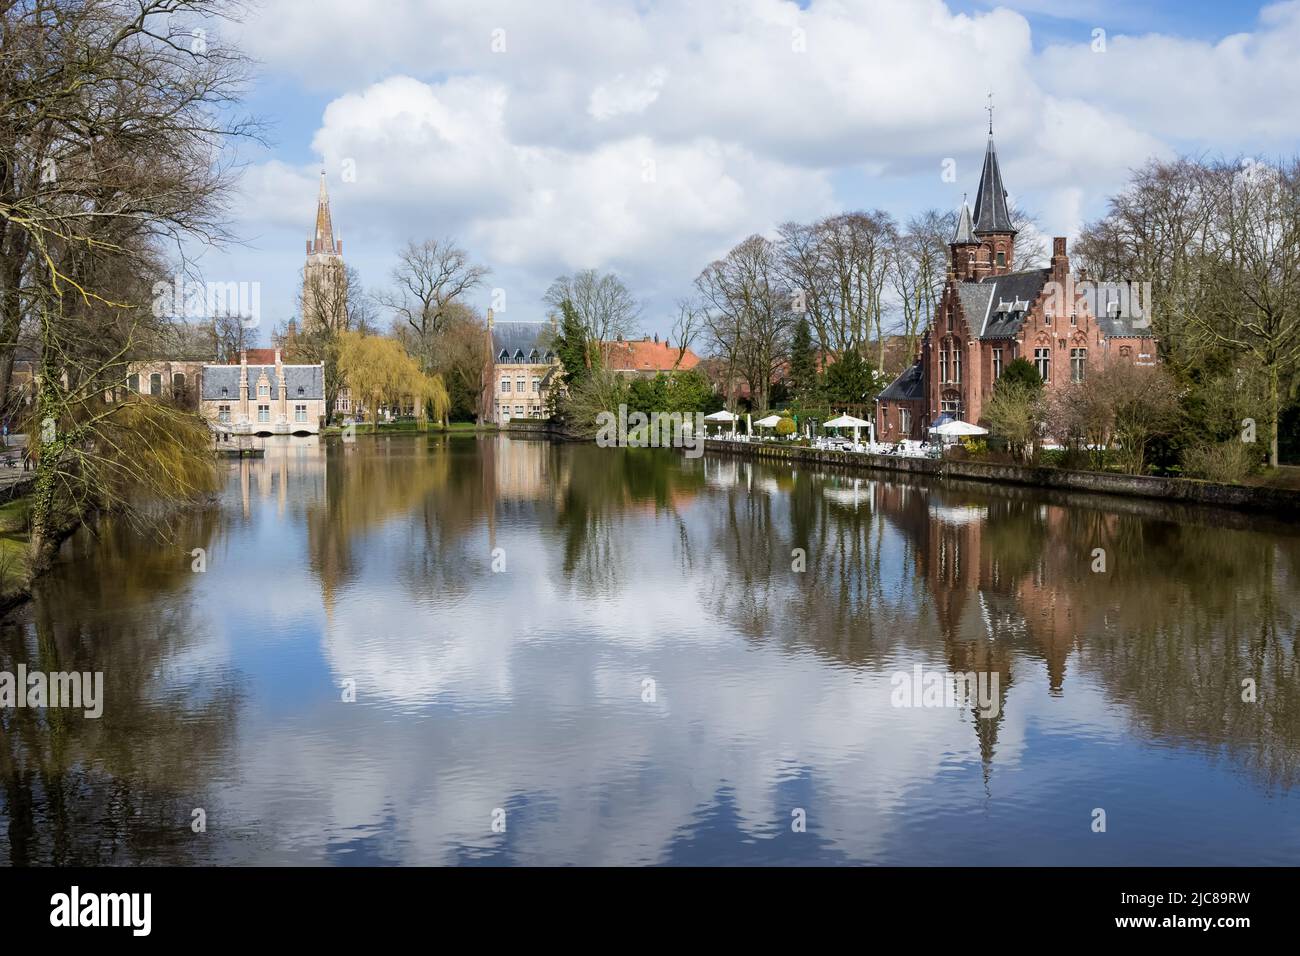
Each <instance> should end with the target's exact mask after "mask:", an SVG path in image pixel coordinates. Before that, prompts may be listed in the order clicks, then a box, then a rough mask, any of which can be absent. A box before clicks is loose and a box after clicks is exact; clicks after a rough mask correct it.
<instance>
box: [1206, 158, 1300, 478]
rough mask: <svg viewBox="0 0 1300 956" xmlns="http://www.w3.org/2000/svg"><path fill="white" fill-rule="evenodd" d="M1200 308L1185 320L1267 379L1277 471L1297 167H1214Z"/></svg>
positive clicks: (1299, 193) (1296, 289) (1291, 318)
mask: <svg viewBox="0 0 1300 956" xmlns="http://www.w3.org/2000/svg"><path fill="white" fill-rule="evenodd" d="M1210 173H1211V175H1210V177H1209V179H1208V182H1209V183H1210V184H1211V189H1212V194H1211V203H1212V210H1213V220H1212V221H1213V228H1212V229H1211V230H1210V241H1209V244H1208V249H1207V252H1208V256H1207V257H1206V260H1205V262H1204V267H1203V271H1204V276H1205V279H1204V281H1203V282H1202V283H1200V290H1201V296H1200V302H1201V303H1202V307H1201V308H1198V309H1193V310H1192V311H1191V313H1190V318H1191V320H1192V323H1193V325H1194V326H1195V328H1196V330H1197V331H1198V332H1199V333H1200V334H1201V335H1202V336H1203V337H1205V338H1206V339H1208V340H1209V341H1211V342H1213V343H1217V344H1221V345H1225V346H1227V347H1229V348H1231V349H1233V350H1236V351H1238V352H1240V353H1244V354H1245V355H1247V356H1250V358H1251V359H1253V360H1254V363H1256V364H1257V365H1258V367H1259V368H1260V370H1261V371H1262V372H1263V374H1264V375H1265V376H1266V377H1267V395H1268V399H1267V404H1266V406H1265V408H1264V415H1263V416H1262V417H1264V418H1265V420H1266V422H1267V424H1268V428H1269V464H1270V465H1272V466H1273V467H1274V468H1276V467H1277V466H1278V427H1279V419H1280V417H1281V409H1282V392H1283V383H1284V381H1286V380H1287V378H1288V377H1289V376H1291V375H1293V374H1295V372H1296V370H1297V369H1300V161H1298V160H1292V161H1291V162H1290V163H1288V164H1286V165H1283V166H1270V165H1266V164H1264V163H1252V164H1247V165H1244V166H1243V164H1240V163H1231V164H1230V163H1218V164H1216V165H1215V166H1214V167H1212V168H1211V170H1210Z"/></svg>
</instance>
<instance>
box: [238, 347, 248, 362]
mask: <svg viewBox="0 0 1300 956" xmlns="http://www.w3.org/2000/svg"><path fill="white" fill-rule="evenodd" d="M239 364H240V365H247V364H248V350H247V349H240V350H239Z"/></svg>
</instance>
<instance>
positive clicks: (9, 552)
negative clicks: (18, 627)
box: [0, 497, 31, 609]
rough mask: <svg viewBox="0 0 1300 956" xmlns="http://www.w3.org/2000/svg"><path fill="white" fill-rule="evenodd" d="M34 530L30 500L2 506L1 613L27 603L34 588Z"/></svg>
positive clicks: (0, 507)
mask: <svg viewBox="0 0 1300 956" xmlns="http://www.w3.org/2000/svg"><path fill="white" fill-rule="evenodd" d="M30 527H31V503H30V500H29V499H28V498H26V497H23V498H15V499H14V500H13V501H7V502H5V503H4V504H3V505H0V609H3V608H8V607H12V606H13V605H14V604H17V603H19V602H20V601H22V600H24V599H25V598H26V596H27V592H28V588H29V587H30V586H31V563H30V548H29V545H30V539H29V537H28V531H29V529H30Z"/></svg>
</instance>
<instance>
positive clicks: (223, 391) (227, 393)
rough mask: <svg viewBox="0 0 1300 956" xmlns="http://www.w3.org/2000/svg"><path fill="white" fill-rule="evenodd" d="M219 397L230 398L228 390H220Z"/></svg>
mask: <svg viewBox="0 0 1300 956" xmlns="http://www.w3.org/2000/svg"><path fill="white" fill-rule="evenodd" d="M221 397H222V398H229V397H230V389H228V388H223V389H222V390H221Z"/></svg>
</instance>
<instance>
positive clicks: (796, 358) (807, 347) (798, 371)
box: [790, 315, 817, 398]
mask: <svg viewBox="0 0 1300 956" xmlns="http://www.w3.org/2000/svg"><path fill="white" fill-rule="evenodd" d="M816 389H817V361H816V358H815V356H814V355H813V347H812V329H811V327H810V326H809V325H808V317H807V316H806V315H801V316H800V317H799V321H798V323H796V325H795V327H794V337H793V339H792V340H791V342H790V391H791V393H792V394H793V395H794V396H796V397H797V398H802V397H804V396H806V395H810V394H812V393H813V392H815V391H816Z"/></svg>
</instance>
